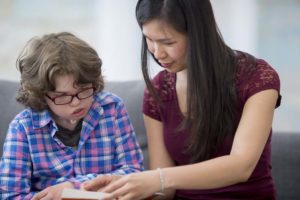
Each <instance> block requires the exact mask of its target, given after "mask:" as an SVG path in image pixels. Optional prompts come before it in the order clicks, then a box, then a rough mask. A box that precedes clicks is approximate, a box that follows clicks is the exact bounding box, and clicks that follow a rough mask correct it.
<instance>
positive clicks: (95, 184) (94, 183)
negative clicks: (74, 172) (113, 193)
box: [82, 176, 111, 191]
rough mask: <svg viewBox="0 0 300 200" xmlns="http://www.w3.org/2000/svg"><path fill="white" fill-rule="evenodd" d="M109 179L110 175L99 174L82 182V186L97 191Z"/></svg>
mask: <svg viewBox="0 0 300 200" xmlns="http://www.w3.org/2000/svg"><path fill="white" fill-rule="evenodd" d="M110 181H111V176H99V177H97V178H94V179H93V180H90V181H87V182H84V183H83V184H82V188H83V189H84V190H88V191H98V190H99V189H100V188H102V187H104V186H106V185H107V184H108V183H109V182H110Z"/></svg>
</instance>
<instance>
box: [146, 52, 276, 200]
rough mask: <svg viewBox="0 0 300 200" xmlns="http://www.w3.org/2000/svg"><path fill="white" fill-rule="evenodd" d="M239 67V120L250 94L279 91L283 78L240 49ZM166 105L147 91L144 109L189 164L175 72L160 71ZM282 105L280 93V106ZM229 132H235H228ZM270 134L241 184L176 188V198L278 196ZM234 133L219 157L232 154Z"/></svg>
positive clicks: (179, 159)
mask: <svg viewBox="0 0 300 200" xmlns="http://www.w3.org/2000/svg"><path fill="white" fill-rule="evenodd" d="M237 59H238V69H237V75H236V90H237V96H238V99H239V104H240V105H241V106H240V108H239V109H238V121H239V120H240V117H241V114H242V109H243V106H244V104H245V102H246V101H247V99H248V98H249V97H251V96H252V95H254V94H256V93H258V92H260V91H263V90H267V89H275V90H277V91H278V92H279V88H280V80H279V77H278V75H277V73H276V71H275V70H274V69H273V68H271V66H270V65H269V64H268V63H266V62H265V61H264V60H261V59H255V58H254V57H252V56H250V55H248V54H246V53H243V52H237ZM153 83H154V85H155V87H156V88H157V89H158V94H159V95H160V96H161V99H162V103H163V106H161V107H159V106H158V105H157V103H156V102H155V100H154V99H153V98H152V97H151V96H150V95H149V93H148V91H147V90H146V91H145V95H144V103H143V112H144V114H145V115H147V116H150V117H151V118H154V119H156V120H158V121H161V122H162V123H163V125H164V126H163V129H164V130H163V131H164V142H165V145H166V148H167V150H168V152H169V154H170V156H171V157H172V159H173V160H174V162H175V163H176V165H177V166H178V165H186V164H189V160H190V156H189V155H187V154H186V153H184V150H185V144H186V143H185V142H186V141H187V139H188V137H189V132H188V131H187V130H184V131H181V132H179V133H178V125H179V124H181V122H182V119H183V115H182V113H181V111H180V108H179V105H178V101H177V95H176V88H175V85H176V84H175V83H176V74H174V73H169V72H167V71H161V72H160V73H158V75H156V77H155V78H154V80H153ZM279 104H280V95H279V97H278V101H277V107H278V106H279ZM228 135H234V133H233V134H228ZM271 135H272V134H270V137H269V139H268V141H267V143H266V146H265V148H264V150H263V153H262V155H261V158H260V159H259V161H258V164H257V166H256V168H255V169H254V171H253V173H252V175H251V177H250V178H249V180H248V181H247V182H245V183H238V184H235V185H231V186H228V187H224V188H219V189H210V190H177V192H176V197H177V198H186V199H197V200H198V199H252V200H254V199H275V189H274V183H273V179H272V176H271ZM232 142H233V136H228V137H227V138H226V140H225V141H224V143H223V144H222V145H221V146H220V148H219V149H218V150H217V153H216V154H215V155H213V156H212V158H214V157H218V156H223V155H228V154H230V150H231V146H232Z"/></svg>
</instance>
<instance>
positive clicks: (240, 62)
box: [236, 52, 280, 98]
mask: <svg viewBox="0 0 300 200" xmlns="http://www.w3.org/2000/svg"><path fill="white" fill-rule="evenodd" d="M236 56H237V73H236V86H237V91H238V93H240V96H243V98H247V97H249V96H251V95H253V94H254V93H257V92H259V91H262V90H266V89H275V90H277V91H279V90H280V79H279V75H278V73H277V72H276V70H275V69H274V68H273V67H272V66H271V65H270V64H269V63H268V62H266V61H265V60H263V59H260V58H256V57H254V56H252V55H250V54H248V53H245V52H237V53H236Z"/></svg>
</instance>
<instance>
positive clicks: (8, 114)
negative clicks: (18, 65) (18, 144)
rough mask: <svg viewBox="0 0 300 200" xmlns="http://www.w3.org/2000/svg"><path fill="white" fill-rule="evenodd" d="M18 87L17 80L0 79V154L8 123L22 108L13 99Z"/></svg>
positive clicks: (0, 153)
mask: <svg viewBox="0 0 300 200" xmlns="http://www.w3.org/2000/svg"><path fill="white" fill-rule="evenodd" d="M18 87H19V84H18V83H17V82H11V81H3V80H1V81H0V98H1V101H0V115H1V117H0V144H1V145H0V147H1V148H0V155H2V144H3V142H4V139H5V136H6V131H7V129H8V124H9V123H10V121H11V120H12V119H13V118H14V116H15V115H16V114H17V113H18V112H20V111H21V110H22V108H23V107H22V106H21V104H18V103H17V102H16V100H15V97H16V93H17V90H18Z"/></svg>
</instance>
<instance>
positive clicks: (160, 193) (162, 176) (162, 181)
mask: <svg viewBox="0 0 300 200" xmlns="http://www.w3.org/2000/svg"><path fill="white" fill-rule="evenodd" d="M156 170H157V172H158V174H159V183H160V191H158V192H156V193H155V194H154V195H156V196H164V195H165V174H164V171H163V170H162V169H161V168H157V169H156Z"/></svg>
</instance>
